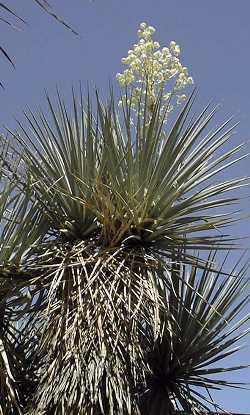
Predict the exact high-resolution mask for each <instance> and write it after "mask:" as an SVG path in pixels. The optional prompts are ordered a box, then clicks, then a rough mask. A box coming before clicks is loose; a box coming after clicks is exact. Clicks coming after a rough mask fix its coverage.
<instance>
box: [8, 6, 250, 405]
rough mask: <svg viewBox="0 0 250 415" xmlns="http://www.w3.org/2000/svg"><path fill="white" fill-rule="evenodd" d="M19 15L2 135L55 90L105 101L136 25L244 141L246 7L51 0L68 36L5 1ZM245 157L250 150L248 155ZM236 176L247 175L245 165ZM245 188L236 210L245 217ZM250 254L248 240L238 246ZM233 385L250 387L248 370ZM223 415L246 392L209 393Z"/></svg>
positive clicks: (249, 397) (36, 13)
mask: <svg viewBox="0 0 250 415" xmlns="http://www.w3.org/2000/svg"><path fill="white" fill-rule="evenodd" d="M8 4H9V6H10V7H13V8H14V9H15V10H16V12H17V13H18V14H19V15H21V16H24V17H25V18H26V20H27V21H28V25H27V26H24V25H23V26H22V30H21V31H13V30H11V29H9V28H8V27H7V26H5V25H4V24H3V23H1V25H0V31H1V45H2V46H4V47H5V48H6V49H7V50H8V52H9V53H10V55H11V56H12V57H14V60H15V64H16V70H13V69H12V68H11V67H10V65H9V64H8V62H7V61H5V59H4V58H3V57H0V80H1V81H2V82H4V84H5V90H4V91H2V90H1V91H0V131H2V132H3V131H4V127H3V126H4V125H7V126H9V127H13V126H14V125H15V122H14V118H16V117H17V118H21V112H22V110H23V109H24V108H25V106H27V105H28V106H29V107H31V108H35V107H39V106H42V107H43V108H45V97H44V91H45V90H46V91H48V93H49V94H50V95H52V96H53V95H55V91H56V86H58V87H59V89H60V90H61V91H62V92H63V94H64V96H65V97H66V99H67V98H68V100H69V99H70V89H71V86H72V84H74V85H75V86H77V84H78V81H79V80H81V81H82V83H83V84H85V83H87V81H89V82H90V83H93V85H96V86H98V88H100V90H101V91H103V95H104V96H105V91H107V89H108V83H109V81H112V80H114V79H115V74H116V73H117V72H119V71H121V70H122V65H121V64H120V60H121V58H122V57H123V56H126V53H127V51H128V49H129V48H130V47H131V45H132V44H133V43H135V42H136V41H137V37H136V31H137V28H138V25H139V23H140V22H142V21H146V22H148V23H149V24H150V25H152V26H154V27H155V28H156V29H157V32H156V34H155V39H156V40H159V41H160V44H161V46H165V45H167V44H168V43H169V42H170V41H171V40H175V41H176V42H177V43H178V44H180V46H181V47H182V51H183V52H182V55H181V61H182V62H183V63H184V64H185V65H186V66H187V67H188V68H189V70H190V73H191V75H192V76H193V78H194V80H195V84H196V85H197V86H198V88H199V98H198V102H197V106H198V107H199V106H200V107H201V106H202V105H205V104H206V103H207V102H208V101H210V100H213V101H214V102H215V103H217V102H218V103H221V104H222V110H221V112H220V116H219V118H218V121H219V120H223V119H225V117H228V116H230V115H235V116H236V119H237V120H240V125H239V127H237V134H236V135H235V136H234V139H233V144H235V145H237V144H238V143H240V142H242V141H248V140H249V139H250V0H238V1H236V0H234V1H233V0H210V1H204V0H203V1H202V0H189V1H186V0H172V1H168V0H126V1H121V0H94V1H92V2H91V1H88V0H54V1H53V0H51V4H53V6H54V8H55V10H57V11H58V13H59V14H60V15H61V16H63V17H64V18H65V19H66V20H67V21H68V22H69V23H70V24H72V25H73V27H74V28H75V29H76V30H77V31H78V32H79V36H74V35H73V34H72V33H71V32H70V31H68V30H67V29H65V28H64V27H63V26H62V25H59V24H58V23H56V22H55V21H54V20H53V19H52V18H51V17H49V16H48V15H46V14H45V13H43V12H42V11H41V10H40V9H39V7H38V6H36V5H35V4H34V3H33V2H32V0H8ZM246 151H250V145H249V144H248V146H247V150H246ZM234 173H235V174H236V175H237V176H242V175H244V176H247V175H249V176H250V159H248V160H246V161H244V162H242V163H241V165H240V166H238V167H237V168H236V169H235V170H234ZM249 194H250V193H249V189H247V190H245V191H244V192H242V196H243V197H245V199H244V200H242V202H241V208H242V209H244V210H245V212H247V211H248V213H249V208H248V206H249V199H248V197H249ZM249 229H250V221H249V220H248V219H246V220H245V221H244V223H243V224H241V225H237V226H236V227H235V230H234V231H233V233H234V235H235V234H237V235H241V236H248V235H249ZM244 246H245V247H248V248H249V241H247V240H246V241H244ZM249 345H250V338H249V337H248V339H247V341H246V346H247V347H246V348H245V349H244V351H243V352H242V353H241V358H240V360H238V359H237V358H234V359H231V360H230V362H229V363H232V362H234V363H235V364H238V363H239V362H245V363H247V362H249V363H250V348H249ZM230 377H231V378H232V379H236V380H238V381H240V380H243V381H246V382H250V370H246V371H245V372H244V374H243V372H242V373H241V374H239V375H235V376H234V377H233V376H232V375H230ZM215 396H216V399H217V400H218V401H219V402H220V403H221V404H222V405H223V406H224V407H225V409H227V410H231V411H235V412H246V413H250V392H248V391H246V392H242V391H238V390H227V391H225V392H220V394H217V393H216V394H215Z"/></svg>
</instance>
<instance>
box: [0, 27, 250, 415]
mask: <svg viewBox="0 0 250 415" xmlns="http://www.w3.org/2000/svg"><path fill="white" fill-rule="evenodd" d="M144 26H145V24H143V27H144ZM144 29H145V27H144ZM144 29H143V30H144ZM150 32H152V29H150ZM172 46H173V47H174V48H175V49H176V50H178V48H177V46H176V45H173V44H172ZM176 53H177V52H176ZM120 75H121V74H120ZM122 79H123V77H122V75H121V76H120V80H122ZM130 79H131V73H130ZM182 79H184V81H185V82H186V79H188V78H185V77H184V78H183V77H182ZM151 81H152V79H151ZM151 81H150V78H149V77H148V78H147V79H146V80H145V83H142V84H141V91H138V89H137V90H136V91H135V90H134V89H133V88H132V90H130V89H129V87H126V88H125V95H123V96H122V97H121V99H120V105H119V106H118V105H117V104H116V102H117V100H116V98H115V97H114V95H113V93H112V92H111V93H110V98H109V100H108V102H107V103H103V102H102V100H101V99H100V96H99V94H98V93H97V92H96V100H95V102H93V99H92V98H91V95H90V93H89V94H88V95H87V97H86V99H85V98H84V95H83V93H82V92H81V91H80V93H79V94H77V95H76V93H75V92H74V91H73V94H72V97H73V99H72V110H71V111H70V110H68V108H67V105H66V103H65V101H64V99H63V98H62V97H61V95H60V94H59V93H58V99H57V103H56V104H55V103H54V101H53V100H51V99H50V98H49V97H47V101H48V106H49V112H48V113H46V114H45V113H43V112H41V111H39V112H37V113H34V112H32V111H26V112H25V113H24V116H25V119H24V120H23V122H19V123H18V127H17V129H16V131H9V133H10V134H11V135H9V137H11V138H8V139H7V138H4V137H2V138H1V143H2V149H3V150H2V166H1V172H2V180H3V186H2V188H3V189H5V190H3V196H2V197H3V201H4V200H6V201H5V202H4V203H3V204H2V206H3V207H2V212H3V213H2V216H1V219H2V221H1V223H2V228H1V231H2V236H1V246H0V261H1V262H0V278H1V291H0V296H1V297H0V298H1V302H0V305H1V310H2V311H1V315H2V316H3V317H2V321H4V322H5V323H4V324H3V327H4V329H3V330H2V332H1V334H0V340H1V344H0V347H1V349H0V350H1V361H0V362H1V369H2V370H1V377H0V394H1V395H0V397H1V401H0V402H1V405H2V407H0V408H1V410H2V413H9V414H11V415H12V414H13V415H14V414H24V415H42V414H53V415H54V414H55V415H59V414H60V415H62V414H65V415H71V414H72V415H75V414H80V415H81V414H82V415H83V414H84V415H85V414H89V415H98V414H100V415H101V414H105V415H106V414H114V415H116V414H120V415H127V414H133V415H136V414H138V415H146V414H152V415H154V414H155V413H157V414H172V413H174V412H175V411H177V410H181V409H183V410H185V411H187V412H189V413H193V414H195V413H200V412H201V411H210V410H211V408H213V405H215V407H216V409H218V406H216V404H214V402H213V400H212V398H211V392H210V390H212V389H214V388H215V389H216V388H220V387H224V386H231V387H238V386H240V385H237V384H234V383H233V382H230V381H229V380H228V381H225V380H222V379H220V374H221V373H224V372H225V371H227V370H235V369H241V368H243V366H238V367H229V368H228V367H221V366H220V364H218V362H220V361H221V360H222V359H224V358H226V357H228V356H230V355H231V354H232V353H234V352H236V351H237V350H238V347H236V348H231V347H232V346H233V345H234V344H235V343H237V342H238V341H239V340H240V339H241V338H242V337H243V336H244V335H246V334H247V333H248V331H244V332H240V331H239V329H240V328H241V326H242V325H243V324H245V323H246V322H247V320H248V318H249V315H246V316H244V317H243V318H242V317H241V318H240V317H239V313H241V311H242V308H243V307H244V306H245V305H246V304H247V303H248V299H249V298H248V295H247V291H246V289H247V285H248V279H247V268H248V267H247V263H246V264H244V263H243V264H242V265H241V262H239V263H238V264H237V266H235V267H234V268H233V269H232V270H231V271H227V269H226V268H225V266H224V265H225V264H224V262H222V265H218V264H219V259H220V255H219V251H225V250H226V251H227V250H228V249H232V248H236V247H237V243H236V242H237V241H236V240H235V238H231V237H230V236H229V235H228V234H227V233H224V232H222V230H223V229H224V228H225V227H227V226H228V225H230V224H231V223H232V222H234V221H235V220H237V219H238V218H237V215H236V214H235V208H233V205H234V204H236V203H237V202H238V198H237V196H235V191H236V189H239V188H241V187H243V186H246V185H247V184H248V180H247V178H244V177H243V178H236V179H235V178H234V179H229V180H226V181H220V180H219V177H220V173H221V172H222V171H224V170H225V169H228V168H229V167H230V166H232V165H233V164H234V163H236V162H239V161H240V160H241V159H242V158H243V157H245V155H240V154H239V152H240V151H241V150H242V146H243V145H237V146H236V147H232V148H231V149H227V150H226V151H223V146H224V145H225V144H228V143H229V141H230V139H231V136H232V132H233V129H234V126H233V125H231V120H229V121H226V122H224V123H223V124H222V125H221V126H220V127H217V128H216V129H214V130H213V129H211V127H210V125H211V122H212V120H213V118H214V116H215V113H216V109H211V108H210V107H209V106H208V107H207V108H205V109H204V110H203V111H202V112H201V113H200V114H199V115H196V116H191V115H190V114H191V110H192V105H193V101H194V94H191V96H190V98H189V99H188V100H187V102H186V104H185V106H184V107H183V108H182V109H181V110H180V112H179V115H178V116H177V118H176V120H175V121H174V122H172V124H171V121H170V119H169V118H166V117H167V116H168V114H169V109H170V106H169V105H170V104H171V101H170V102H169V99H170V100H171V98H172V99H173V95H172V96H168V97H167V99H166V96H165V94H164V93H163V92H164V91H163V88H158V91H155V90H154V89H153V88H152V82H151ZM184 81H183V82H184ZM150 82H151V84H150ZM185 82H184V83H185ZM177 84H178V82H177ZM156 92H157V93H156ZM166 119H167V123H166ZM6 186H7V187H6ZM230 206H231V207H230ZM237 317H238V319H237ZM235 319H236V320H235ZM233 320H235V323H233V324H231V322H232V321H233ZM2 402H3V403H2Z"/></svg>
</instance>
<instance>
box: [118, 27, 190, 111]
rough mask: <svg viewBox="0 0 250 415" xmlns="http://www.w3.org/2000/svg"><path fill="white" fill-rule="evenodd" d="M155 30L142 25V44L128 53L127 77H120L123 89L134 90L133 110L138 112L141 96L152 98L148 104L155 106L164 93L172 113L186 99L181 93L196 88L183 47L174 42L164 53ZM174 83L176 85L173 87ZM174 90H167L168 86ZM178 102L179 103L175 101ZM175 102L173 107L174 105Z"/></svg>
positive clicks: (125, 60)
mask: <svg viewBox="0 0 250 415" xmlns="http://www.w3.org/2000/svg"><path fill="white" fill-rule="evenodd" d="M154 32H155V28H154V27H152V26H148V25H147V24H146V23H141V24H140V29H139V30H138V32H137V34H138V38H139V41H138V43H136V44H134V46H133V49H132V50H129V51H128V56H127V57H126V58H123V59H122V63H123V64H125V65H128V69H125V70H124V72H123V73H118V74H117V75H116V77H117V80H118V82H119V83H120V85H121V87H128V86H131V87H133V88H132V98H131V101H132V102H131V104H132V107H134V108H136V106H137V104H138V100H139V98H140V97H141V94H142V93H143V94H145V93H146V88H147V95H148V102H149V103H151V102H152V103H153V102H155V99H156V97H157V96H158V94H159V93H160V92H164V94H163V100H164V101H165V103H166V104H165V105H167V111H168V112H170V111H171V110H172V109H173V108H174V105H175V104H180V103H181V102H183V101H184V100H185V99H186V95H185V94H181V93H180V91H181V90H183V89H184V88H186V87H187V86H188V85H191V84H193V78H192V77H191V76H189V74H188V69H187V67H186V66H182V64H181V62H180V59H179V56H180V52H181V49H180V46H179V45H177V44H176V42H174V41H172V42H170V44H169V47H168V48H167V47H163V48H162V49H160V44H159V42H156V41H154V40H153V34H154ZM170 80H171V81H172V85H169V84H170ZM167 84H168V86H170V89H168V90H166V85H167ZM173 98H175V101H174V100H173ZM170 99H171V105H170V103H169V102H170Z"/></svg>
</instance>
